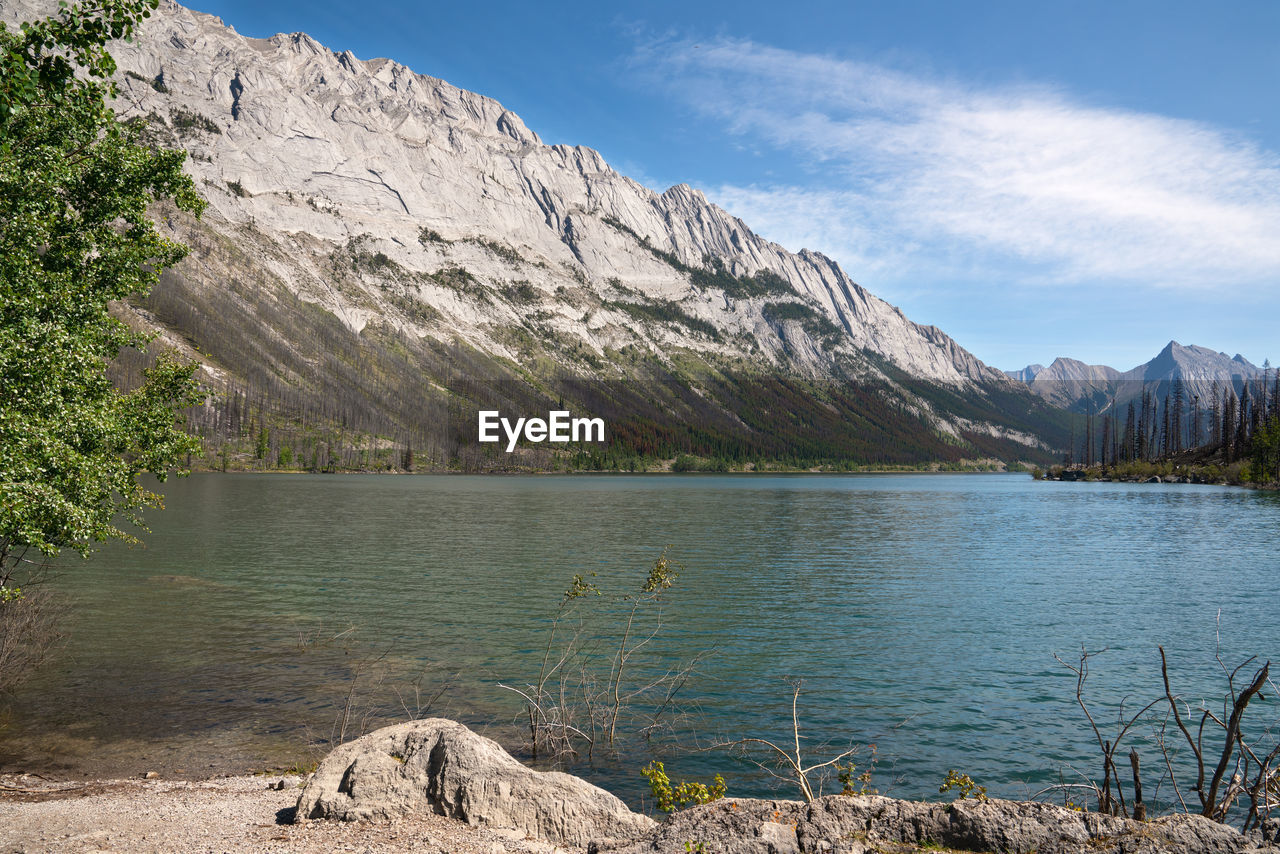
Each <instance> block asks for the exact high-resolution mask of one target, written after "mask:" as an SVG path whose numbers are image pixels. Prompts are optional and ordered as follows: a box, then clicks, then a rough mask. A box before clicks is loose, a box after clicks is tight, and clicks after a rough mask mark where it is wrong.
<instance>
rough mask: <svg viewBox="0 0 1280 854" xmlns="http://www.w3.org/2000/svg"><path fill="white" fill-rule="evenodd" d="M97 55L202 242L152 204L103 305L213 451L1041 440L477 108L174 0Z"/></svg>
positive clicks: (954, 453)
mask: <svg viewBox="0 0 1280 854" xmlns="http://www.w3.org/2000/svg"><path fill="white" fill-rule="evenodd" d="M34 8H35V5H34V4H33V2H32V0H24V2H18V3H14V2H12V0H3V6H2V11H3V14H4V15H5V17H6V18H7V19H9V20H13V19H14V18H16V17H30V16H34V15H35V14H36V12H35V11H34ZM40 8H42V9H45V10H47V9H48V4H41V6H40ZM112 52H113V55H114V56H115V58H116V59H117V62H118V64H119V68H120V74H119V79H118V83H119V96H118V101H117V103H116V105H115V106H116V109H117V112H118V113H120V115H121V116H122V117H125V118H128V119H130V120H132V121H133V122H135V123H136V124H137V126H138V127H139V129H140V132H141V133H142V134H143V138H144V139H148V140H150V141H152V142H154V143H156V144H162V145H167V146H181V147H183V148H186V149H187V150H188V151H189V152H190V158H189V170H190V172H191V174H192V175H193V176H194V177H195V179H196V181H197V183H198V184H199V185H200V187H201V189H202V192H203V193H204V195H205V197H206V198H207V199H208V201H209V208H208V210H207V211H206V213H205V214H204V216H203V218H202V219H201V220H199V221H196V220H193V219H191V218H189V217H186V216H184V215H181V214H179V213H177V212H174V211H172V210H171V209H167V208H163V207H161V208H159V209H158V211H157V213H158V214H159V215H160V217H161V218H162V221H163V223H164V225H165V226H166V227H167V228H168V229H169V230H170V231H171V232H172V233H173V234H174V235H175V236H176V237H178V238H179V239H181V240H183V241H184V242H186V243H187V244H188V245H190V246H191V247H192V250H193V251H192V255H191V257H189V258H188V259H187V260H186V261H184V262H183V263H182V264H181V265H179V266H177V267H176V268H174V269H173V270H171V271H169V272H167V273H166V274H165V276H164V278H163V280H162V282H161V284H160V285H159V286H158V287H157V288H156V289H155V291H154V292H153V293H152V295H151V296H150V297H148V298H146V299H145V300H136V301H134V302H133V303H132V304H131V305H129V306H124V307H122V308H121V312H122V314H123V315H124V316H127V318H128V319H129V321H130V322H131V323H134V324H136V325H139V326H143V327H146V328H151V329H155V330H158V331H159V332H160V333H161V334H162V336H163V338H164V340H165V341H166V342H167V343H168V344H169V345H170V346H172V347H174V348H177V349H178V350H180V351H181V352H183V353H185V354H186V355H188V356H189V357H191V358H197V359H199V360H201V362H202V363H203V364H204V365H205V369H204V378H205V381H206V383H207V384H208V385H209V387H210V389H211V390H213V392H214V394H213V395H212V396H211V397H210V401H209V404H208V405H207V406H206V407H205V409H204V411H203V412H201V413H198V414H196V415H193V427H194V428H195V429H198V430H200V431H201V432H202V434H203V435H205V436H206V438H207V440H208V441H209V442H210V443H211V447H216V446H218V445H227V444H228V443H229V444H230V445H231V446H232V451H233V452H238V449H239V446H237V445H236V444H235V441H234V440H235V439H236V438H237V437H243V436H245V435H247V434H255V435H256V434H261V435H262V436H263V437H265V438H264V439H262V441H265V442H266V443H267V444H268V445H269V446H270V453H269V454H266V456H267V457H269V458H279V459H283V458H284V456H285V452H286V451H287V452H288V455H289V456H290V457H293V456H294V455H295V454H296V455H297V456H299V457H302V458H304V459H305V458H308V455H309V459H311V460H315V459H317V458H320V459H323V457H322V456H321V454H330V453H333V448H334V446H335V443H336V444H337V445H341V446H342V451H341V456H342V460H343V463H344V464H346V463H352V464H353V465H363V464H364V462H372V461H378V462H379V463H380V462H381V461H382V460H384V459H389V458H390V455H391V454H392V453H393V449H402V450H404V449H407V448H408V447H413V446H415V445H416V449H417V450H418V453H419V459H423V460H425V459H428V458H429V459H430V460H431V461H432V463H433V464H441V465H444V464H452V461H454V460H456V459H457V458H458V457H459V456H461V455H462V452H463V451H464V450H465V451H467V452H469V453H472V454H473V455H479V456H488V457H492V454H491V453H490V451H491V450H492V449H488V448H486V449H477V448H468V447H465V446H467V445H468V444H469V442H468V437H470V444H472V445H473V444H474V432H475V420H474V412H475V411H476V409H477V408H484V407H490V406H502V407H503V408H506V409H517V408H525V409H530V408H532V409H535V410H536V409H537V408H538V407H542V408H543V409H545V408H546V405H548V404H550V403H555V404H557V405H559V404H560V403H563V404H565V405H566V406H570V408H573V409H575V410H583V411H586V412H590V413H592V414H597V415H601V416H603V417H606V419H607V420H609V421H610V426H611V432H612V434H613V436H614V437H615V439H616V441H615V445H619V444H620V446H621V447H623V448H624V450H626V452H627V453H630V454H632V455H637V456H673V455H674V454H675V453H676V452H679V451H687V452H690V453H693V454H697V455H701V456H717V457H728V458H730V459H734V460H743V459H749V458H761V459H763V458H772V459H782V458H794V459H800V460H812V459H834V458H843V459H853V460H862V461H865V462H903V463H908V462H919V461H922V460H929V459H933V460H956V459H959V458H961V457H966V456H967V457H977V456H992V455H994V456H1000V457H1002V458H1005V459H1015V458H1030V457H1036V455H1044V454H1046V453H1047V452H1048V449H1049V448H1050V447H1051V446H1057V445H1061V444H1062V443H1063V435H1062V432H1063V431H1062V422H1061V419H1059V418H1058V417H1057V415H1056V414H1055V413H1054V412H1053V411H1052V410H1051V409H1050V408H1048V407H1046V406H1044V405H1043V404H1042V403H1041V402H1039V400H1038V398H1036V397H1035V396H1034V395H1031V394H1028V392H1027V390H1026V389H1025V387H1023V386H1022V385H1020V384H1019V383H1016V382H1014V381H1013V380H1011V379H1010V378H1008V377H1006V376H1005V375H1004V374H1003V373H1002V372H1000V371H998V370H995V369H993V368H990V367H988V366H986V365H984V364H983V363H982V362H981V361H979V360H978V359H977V358H975V357H974V356H973V355H972V354H971V353H969V352H968V351H966V350H965V349H964V348H962V347H961V346H959V345H958V344H957V343H956V342H955V341H953V340H952V339H951V338H950V337H948V336H947V335H946V334H944V333H943V332H942V331H941V330H939V329H937V328H936V327H933V326H922V325H920V324H917V323H914V322H912V321H911V320H909V319H908V318H907V317H906V316H905V315H904V314H903V313H902V312H901V311H900V310H899V309H897V308H895V307H894V306H892V305H889V304H888V303H886V302H885V301H883V300H881V299H879V298H877V297H876V296H874V295H873V294H871V293H869V292H868V291H867V290H866V289H864V288H862V287H861V286H859V285H858V284H857V283H856V282H854V281H853V280H852V279H851V278H850V277H849V276H848V275H847V274H846V273H845V272H844V271H843V270H842V269H841V268H840V267H839V266H838V265H837V264H836V263H835V262H834V261H832V260H831V259H829V258H827V257H825V256H823V255H821V254H820V253H817V252H811V251H808V250H802V251H800V252H798V253H793V252H790V251H788V250H786V249H784V248H783V247H781V246H779V245H777V244H775V243H772V242H769V241H767V240H765V239H763V238H761V237H760V236H758V235H756V234H754V233H753V232H752V231H751V230H750V228H749V227H748V226H747V225H746V224H745V223H744V222H742V221H741V220H739V219H737V218H736V217H733V216H731V215H730V214H728V213H726V212H725V211H724V210H722V209H720V208H718V207H716V206H715V205H713V204H710V203H709V202H708V201H707V199H706V198H705V197H704V196H703V194H702V193H700V192H699V191H697V190H696V189H693V188H691V187H690V186H688V185H684V184H681V185H677V186H674V187H671V188H669V189H668V190H666V191H665V192H662V193H658V192H655V191H653V190H650V189H648V188H646V187H644V186H642V185H641V184H639V183H637V182H636V181H633V180H632V179H630V178H627V177H626V176H624V175H621V174H619V173H618V172H616V171H615V170H613V169H612V168H611V167H610V166H609V165H608V164H607V163H606V162H605V161H604V159H603V158H602V157H601V156H600V154H599V153H597V152H595V151H593V150H591V149H589V148H583V147H579V146H568V145H547V144H544V143H543V142H542V140H541V139H540V138H539V137H538V135H537V134H536V133H534V132H533V131H532V130H530V129H529V128H527V127H526V126H525V124H524V123H523V121H521V119H520V118H519V117H518V116H517V115H515V114H514V113H512V112H511V111H509V110H507V109H505V108H504V107H503V106H502V105H501V104H499V103H498V102H496V101H494V100H492V99H490V98H486V97H484V96H482V95H478V94H475V93H472V92H467V91H464V90H461V89H458V88H456V87H454V86H451V85H449V84H448V83H446V82H444V81H442V80H439V79H436V78H432V77H428V76H423V75H420V74H416V73H414V72H412V71H411V70H409V69H408V68H406V67H405V66H403V65H401V64H399V63H396V62H394V61H392V60H389V59H371V60H360V59H358V58H356V57H355V56H354V55H352V54H351V53H350V52H345V53H336V52H333V51H330V50H328V49H327V48H325V47H324V46H322V45H320V44H319V43H317V42H316V41H315V40H313V39H311V38H310V37H308V36H307V35H305V34H302V33H294V34H290V35H283V34H281V35H276V36H273V37H271V38H268V39H254V38H246V37H244V36H241V35H239V34H237V33H236V32H235V31H234V29H232V28H230V27H228V26H226V25H224V24H223V22H222V21H221V20H219V19H218V18H215V17H212V16H210V15H205V14H201V13H199V12H194V11H192V10H189V9H186V8H184V7H182V6H180V5H177V4H176V3H173V2H168V0H165V2H162V4H161V7H160V9H159V10H158V11H157V12H156V13H155V14H154V15H153V16H152V18H151V19H150V20H148V21H147V22H146V23H145V25H144V26H143V27H142V29H141V32H140V33H139V35H138V37H136V38H135V40H134V41H132V42H130V43H117V44H115V45H114V46H113V48H112ZM140 366H141V363H138V364H126V365H124V367H123V368H122V371H123V372H124V373H125V374H126V375H129V374H132V373H134V372H136V370H138V369H139V368H140ZM125 379H126V381H127V379H128V377H127V376H126V378H125ZM335 429H336V430H338V431H339V432H338V433H337V435H336V438H335V432H334V431H335ZM320 433H323V434H324V437H325V438H323V439H322V438H321V436H320ZM321 445H323V447H319V446H321ZM424 445H426V446H427V447H426V448H425V449H424ZM357 446H358V447H360V449H361V450H360V453H361V454H363V456H362V457H361V458H360V461H355V460H354V458H353V457H352V456H351V454H353V453H355V450H354V449H355V448H356V447H357ZM259 450H260V451H261V449H259ZM424 450H425V454H424V453H423V452H424ZM481 451H483V452H484V453H483V454H481ZM258 456H264V454H263V453H261V452H260V453H259V454H258ZM222 459H223V463H224V464H225V462H226V453H225V451H224V453H223V458H222ZM599 461H600V460H599V459H596V460H595V462H597V463H598V462H599ZM614 462H615V464H616V462H617V461H616V460H615V461H614ZM546 463H547V459H545V458H541V459H535V460H533V462H532V463H531V464H532V465H535V466H538V465H544V464H546ZM481 465H482V464H481Z"/></svg>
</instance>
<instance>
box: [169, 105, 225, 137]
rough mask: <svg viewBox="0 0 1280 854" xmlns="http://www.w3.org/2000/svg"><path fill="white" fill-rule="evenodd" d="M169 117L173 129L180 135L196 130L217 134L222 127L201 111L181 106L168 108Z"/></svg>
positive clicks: (220, 131)
mask: <svg viewBox="0 0 1280 854" xmlns="http://www.w3.org/2000/svg"><path fill="white" fill-rule="evenodd" d="M169 119H170V120H171V121H172V122H173V128H174V130H176V131H177V132H178V134H179V135H180V136H187V135H189V134H191V133H194V132H196V131H203V132H204V133H212V134H219V135H220V134H221V133H222V128H220V127H218V125H217V123H216V122H214V120H213V119H211V118H209V117H208V116H206V115H203V114H201V113H196V112H193V111H191V110H184V109H182V108H181V107H175V108H174V109H172V110H170V111H169Z"/></svg>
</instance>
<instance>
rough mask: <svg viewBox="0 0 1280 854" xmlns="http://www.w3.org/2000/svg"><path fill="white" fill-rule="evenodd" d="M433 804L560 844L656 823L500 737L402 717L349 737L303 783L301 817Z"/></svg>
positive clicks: (472, 820) (471, 820) (635, 831)
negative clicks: (529, 760)
mask: <svg viewBox="0 0 1280 854" xmlns="http://www.w3.org/2000/svg"><path fill="white" fill-rule="evenodd" d="M422 812H434V813H437V814H440V815H445V816H449V817H451V818H456V819H459V820H461V821H465V822H466V823H467V824H469V825H472V826H485V827H490V828H495V829H498V828H509V829H515V830H518V831H521V832H523V833H524V834H526V835H527V836H529V837H531V838H534V839H537V840H540V841H542V842H547V843H550V844H553V845H573V846H585V845H586V844H587V843H588V842H589V841H591V840H602V841H604V842H605V844H608V840H611V839H624V840H625V839H634V838H637V837H639V836H642V835H643V834H645V833H646V832H648V831H649V830H651V829H652V828H653V827H654V822H653V820H652V819H650V818H648V817H647V816H643V815H639V814H637V813H633V812H632V811H631V810H629V809H628V808H627V806H626V804H624V803H623V802H622V801H621V800H619V799H618V798H617V797H615V796H613V795H611V794H609V793H608V792H606V791H605V790H603V789H600V788H598V787H596V786H593V785H591V784H590V783H588V782H587V781H585V780H582V779H579V778H578V777H574V776H571V775H569V774H562V773H560V772H557V771H545V772H544V771H534V770H533V769H531V768H526V767H525V766H524V765H521V764H520V763H519V762H518V761H516V760H515V759H514V758H513V757H512V756H511V755H510V754H508V753H507V752H506V751H505V750H503V749H502V747H501V746H499V745H498V743H497V742H495V741H493V740H491V739H488V738H485V737H484V736H481V735H477V734H476V733H474V732H472V731H471V730H469V729H467V728H466V727H465V726H463V725H462V724H460V723H457V722H455V721H449V720H444V719H441V718H429V719H427V720H420V721H412V722H410V723H404V724H397V725H395V726H389V727H385V728H383V729H380V730H377V731H375V732H372V733H370V734H368V735H366V736H364V737H362V738H359V739H357V740H355V741H352V742H348V743H347V744H344V745H341V746H340V747H338V748H336V749H335V750H334V751H333V752H332V753H330V754H329V755H328V756H327V757H326V758H325V760H324V761H323V762H321V763H320V767H319V768H317V769H316V773H315V774H314V775H313V776H312V777H311V780H310V781H309V782H308V783H307V785H306V788H305V789H303V791H302V795H301V797H299V799H298V810H297V814H296V817H295V819H294V820H295V821H308V820H311V819H340V820H343V821H356V820H361V819H375V818H380V819H389V818H395V817H398V816H404V815H410V814H413V813H422Z"/></svg>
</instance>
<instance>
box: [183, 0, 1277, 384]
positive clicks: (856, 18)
mask: <svg viewBox="0 0 1280 854" xmlns="http://www.w3.org/2000/svg"><path fill="white" fill-rule="evenodd" d="M190 5H192V6H193V8H196V9H199V10H200V11H204V12H209V13H212V14H215V15H218V16H220V17H221V18H222V19H223V20H224V21H225V22H226V23H228V24H230V25H232V26H234V27H235V28H236V30H237V31H239V32H240V33H243V34H245V35H249V36H258V37H265V36H269V35H272V34H274V33H276V32H295V31H303V32H307V33H309V34H310V35H311V36H313V37H314V38H316V39H317V40H319V41H320V42H322V43H324V44H325V45H326V46H328V47H330V48H332V49H335V50H339V51H341V50H351V51H352V52H353V53H355V55H356V56H358V57H360V58H361V59H369V58H373V57H381V56H385V57H390V58H392V59H395V60H397V61H399V62H402V63H404V64H406V65H408V66H409V67H410V68H412V69H413V70H414V71H417V72H419V73H422V74H429V75H431V76H434V77H440V78H443V79H445V80H447V81H449V82H450V83H453V84H454V85H457V86H460V87H462V88H465V89H470V90H473V91H476V92H480V93H482V94H484V95H488V96H490V97H493V98H496V99H497V100H499V101H501V102H502V103H503V105H504V106H506V107H507V108H508V109H511V110H513V111H514V112H516V113H517V114H519V115H520V116H521V117H522V118H523V119H524V120H525V123H526V124H527V125H528V126H529V127H530V128H531V129H532V130H534V131H535V132H537V133H538V134H539V136H541V137H542V139H543V140H544V141H545V142H547V143H553V144H554V143H566V144H572V145H585V146H589V147H591V148H595V149H597V150H598V151H600V152H601V154H603V155H604V157H605V159H606V160H607V161H608V162H609V163H610V165H611V166H613V167H614V168H615V169H617V170H618V171H620V172H622V173H624V174H627V175H630V176H631V177H633V178H635V179H636V180H638V181H641V182H642V183H644V184H646V185H648V186H650V187H652V188H654V189H656V190H659V191H661V190H663V189H666V188H667V187H668V186H671V185H672V184H678V183H688V184H691V185H693V186H694V187H697V188H698V189H700V190H702V191H703V192H704V193H705V194H706V195H707V197H708V198H710V199H711V200H712V201H713V202H715V203H716V204H719V205H720V206H721V207H723V208H725V209H726V210H728V211H729V212H730V213H733V214H735V215H737V216H739V217H741V218H742V219H743V220H744V221H745V222H746V223H747V225H748V226H749V227H750V228H751V229H752V230H753V231H755V232H757V233H758V234H761V235H763V236H764V237H767V238H769V239H771V240H774V241H777V242H778V243H780V244H782V245H783V246H785V247H786V248H788V249H790V250H792V251H798V250H800V249H802V248H807V249H813V250H816V251H819V252H823V253H825V254H827V255H829V256H831V257H833V258H835V259H836V260H837V261H839V262H840V264H841V266H843V267H844V269H845V270H846V271H847V272H848V273H849V274H850V276H852V277H853V279H854V280H855V281H857V282H859V283H860V284H862V285H863V286H864V287H866V288H867V289H869V290H870V291H871V292H873V293H875V294H877V295H878V296H880V297H882V298H884V299H886V300H888V301H889V302H891V303H893V304H895V305H897V306H899V307H901V308H902V309H903V311H904V312H905V313H906V315H907V316H908V317H910V318H911V319H912V320H915V321H917V322H920V323H924V324H933V325H936V326H938V327H940V328H941V329H942V330H943V331H945V332H946V333H948V334H949V335H951V336H952V337H953V338H955V339H956V340H957V341H958V342H959V343H960V344H961V345H962V346H964V347H965V348H966V349H968V350H970V351H971V352H973V353H974V354H975V355H977V356H978V357H979V358H980V359H982V360H983V361H985V362H987V363H988V364H991V365H994V366H996V367H999V368H1004V369H1014V368H1021V367H1023V366H1024V365H1027V364H1030V363H1042V364H1046V365H1047V364H1048V363H1049V362H1050V361H1052V360H1053V359H1054V358H1055V357H1057V356H1069V357H1071V358H1076V359H1080V360H1082V361H1085V362H1088V363H1091V364H1108V365H1111V366H1112V367H1116V368H1119V369H1121V370H1126V369H1128V368H1131V367H1134V366H1135V365H1138V364H1140V363H1142V362H1145V361H1146V360H1148V359H1150V358H1151V357H1152V356H1154V355H1155V354H1156V353H1157V352H1158V351H1159V350H1160V349H1161V348H1162V347H1164V345H1165V344H1166V343H1168V342H1169V341H1170V340H1176V341H1178V342H1180V343H1182V344H1199V345H1201V346H1205V347H1211V348H1213V349H1216V350H1222V351H1225V352H1227V353H1228V354H1230V355H1234V354H1236V353H1241V354H1243V355H1244V356H1245V357H1246V358H1248V359H1250V360H1251V361H1253V362H1254V363H1255V364H1259V365H1261V364H1262V362H1263V360H1264V359H1267V358H1270V359H1272V360H1275V361H1278V362H1280V336H1277V335H1276V332H1275V330H1276V318H1277V317H1278V316H1280V109H1278V108H1280V98H1278V97H1277V85H1278V84H1280V3H1276V2H1274V0H1258V2H1236V3H1217V4H1212V3H1204V2H1183V0H1162V2H1147V0H1133V1H1132V2H1124V3H1116V2H1114V0H1107V2H1092V0H1073V2H1057V3H1027V2H1025V0H1016V2H1015V0H987V2H954V0H929V2H925V0H902V2H893V3H886V2H875V3H872V2H863V0H845V2H803V0H801V2H789V3H785V4H779V3H777V2H769V3H760V2H753V0H736V2H732V3H729V2H718V0H717V1H716V2H690V0H683V2H673V0H651V1H650V2H645V3H626V2H615V3H601V4H597V5H591V4H575V5H567V4H555V5H551V4H537V3H531V2H528V0H525V2H520V3H515V2H506V0H501V1H500V2H487V3H485V4H477V5H471V4H463V3H456V2H454V3H448V4H435V3H404V2H398V0H364V2H362V3H360V4H359V5H358V6H357V5H355V4H351V3H338V2H329V0H308V2H300V1H299V0H284V2H273V3H261V2H248V0H190Z"/></svg>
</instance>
